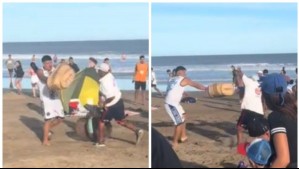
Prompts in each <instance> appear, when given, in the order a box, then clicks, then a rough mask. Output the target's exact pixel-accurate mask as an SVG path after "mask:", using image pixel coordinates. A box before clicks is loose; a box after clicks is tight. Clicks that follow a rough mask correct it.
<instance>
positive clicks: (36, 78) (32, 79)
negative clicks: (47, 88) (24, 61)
mask: <svg viewBox="0 0 299 169" xmlns="http://www.w3.org/2000/svg"><path fill="white" fill-rule="evenodd" d="M38 82H39V79H38V77H37V75H32V76H31V84H35V83H38Z"/></svg>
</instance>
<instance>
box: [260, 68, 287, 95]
mask: <svg viewBox="0 0 299 169" xmlns="http://www.w3.org/2000/svg"><path fill="white" fill-rule="evenodd" d="M261 87H262V91H263V92H264V93H267V94H269V95H271V94H277V93H278V94H285V93H286V92H287V81H286V80H285V78H284V76H283V75H281V74H278V73H272V74H269V75H267V76H265V77H263V79H262V84H261Z"/></svg>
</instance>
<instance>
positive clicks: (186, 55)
mask: <svg viewBox="0 0 299 169" xmlns="http://www.w3.org/2000/svg"><path fill="white" fill-rule="evenodd" d="M273 54H298V52H281V53H243V54H207V55H204V54H203V55H200V54H184V55H173V56H172V55H164V56H154V55H153V56H152V57H189V56H234V55H273Z"/></svg>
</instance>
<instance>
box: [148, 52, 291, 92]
mask: <svg viewBox="0 0 299 169" xmlns="http://www.w3.org/2000/svg"><path fill="white" fill-rule="evenodd" d="M180 65H182V66H184V67H186V68H187V75H188V77H190V78H191V79H192V80H194V81H197V82H200V83H202V84H204V85H210V84H213V83H221V82H232V71H231V68H230V67H231V65H234V66H235V67H241V69H242V70H243V72H244V73H245V74H246V75H247V76H252V75H256V73H257V72H258V71H259V70H264V69H268V70H269V73H274V72H277V73H279V72H280V71H281V69H282V67H285V69H286V71H287V74H288V75H289V76H290V77H291V78H292V79H295V78H297V76H296V73H295V69H296V68H297V53H290V54H261V55H258V54H257V55H214V56H213V55H211V56H162V57H155V56H154V57H153V58H152V66H153V68H154V71H155V73H156V77H157V79H158V88H160V89H161V90H163V91H165V90H166V85H167V82H168V75H167V73H166V70H167V69H170V70H172V69H174V68H175V67H176V66H180ZM187 90H192V89H191V88H188V89H187Z"/></svg>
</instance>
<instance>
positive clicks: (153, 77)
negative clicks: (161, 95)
mask: <svg viewBox="0 0 299 169" xmlns="http://www.w3.org/2000/svg"><path fill="white" fill-rule="evenodd" d="M152 84H153V85H157V79H156V73H155V72H154V71H152Z"/></svg>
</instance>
